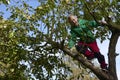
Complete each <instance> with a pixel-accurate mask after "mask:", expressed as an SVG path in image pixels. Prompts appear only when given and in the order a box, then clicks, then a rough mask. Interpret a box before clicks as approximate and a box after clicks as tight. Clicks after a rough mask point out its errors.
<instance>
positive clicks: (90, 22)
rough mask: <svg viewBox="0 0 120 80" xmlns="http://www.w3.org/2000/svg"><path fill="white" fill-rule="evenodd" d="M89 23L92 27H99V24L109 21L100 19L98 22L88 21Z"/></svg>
mask: <svg viewBox="0 0 120 80" xmlns="http://www.w3.org/2000/svg"><path fill="white" fill-rule="evenodd" d="M88 23H89V24H88V25H89V26H92V27H97V26H100V25H103V24H107V22H106V21H105V20H99V21H98V22H96V21H94V20H93V21H88Z"/></svg>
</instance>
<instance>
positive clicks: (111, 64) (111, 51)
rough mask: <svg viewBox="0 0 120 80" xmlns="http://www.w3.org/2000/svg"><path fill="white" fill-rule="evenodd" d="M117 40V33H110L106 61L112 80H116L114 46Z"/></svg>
mask: <svg viewBox="0 0 120 80" xmlns="http://www.w3.org/2000/svg"><path fill="white" fill-rule="evenodd" d="M118 38H119V32H117V31H112V36H111V38H110V43H109V49H108V61H109V71H110V74H111V75H113V77H114V80H118V78H117V74H116V53H115V49H116V44H117V40H118Z"/></svg>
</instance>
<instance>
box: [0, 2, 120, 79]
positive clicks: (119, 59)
mask: <svg viewBox="0 0 120 80" xmlns="http://www.w3.org/2000/svg"><path fill="white" fill-rule="evenodd" d="M29 4H31V5H32V6H34V7H37V6H38V5H39V4H38V3H37V0H31V1H29ZM0 11H3V12H5V14H4V18H7V17H9V16H10V13H9V12H8V11H6V7H5V5H2V4H1V5H0ZM97 42H98V46H99V48H100V51H101V53H102V54H103V55H105V59H106V62H108V61H107V60H108V57H107V53H108V46H109V40H105V41H104V42H103V43H100V40H98V39H97ZM116 53H119V54H120V38H119V40H118V43H117V47H116ZM116 65H117V75H118V80H120V75H119V74H120V68H119V67H120V55H119V56H117V58H116Z"/></svg>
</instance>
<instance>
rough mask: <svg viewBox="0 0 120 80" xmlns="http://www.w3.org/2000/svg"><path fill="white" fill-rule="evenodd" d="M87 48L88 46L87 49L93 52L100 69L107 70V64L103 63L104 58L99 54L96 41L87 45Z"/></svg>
mask: <svg viewBox="0 0 120 80" xmlns="http://www.w3.org/2000/svg"><path fill="white" fill-rule="evenodd" d="M88 46H89V48H90V49H91V51H93V52H94V56H95V57H96V58H97V59H98V62H99V63H100V66H101V68H102V69H106V68H107V64H106V62H105V58H104V56H103V55H102V54H101V53H100V51H99V48H98V45H97V43H96V41H95V42H92V43H90V44H88Z"/></svg>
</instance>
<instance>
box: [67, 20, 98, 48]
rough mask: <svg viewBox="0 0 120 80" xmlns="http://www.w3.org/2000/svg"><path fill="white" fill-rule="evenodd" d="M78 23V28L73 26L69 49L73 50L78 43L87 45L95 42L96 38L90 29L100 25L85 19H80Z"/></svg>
mask: <svg viewBox="0 0 120 80" xmlns="http://www.w3.org/2000/svg"><path fill="white" fill-rule="evenodd" d="M78 22H79V25H78V26H71V31H70V33H71V38H70V40H69V48H72V47H73V46H74V45H75V44H76V41H83V42H85V43H90V42H93V41H95V37H94V35H93V33H92V32H91V29H90V27H97V26H98V24H97V23H96V22H95V21H87V20H83V19H79V20H78ZM77 38H79V39H77Z"/></svg>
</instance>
